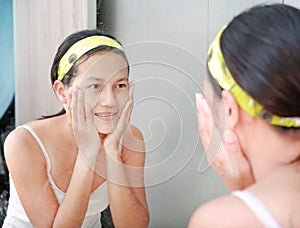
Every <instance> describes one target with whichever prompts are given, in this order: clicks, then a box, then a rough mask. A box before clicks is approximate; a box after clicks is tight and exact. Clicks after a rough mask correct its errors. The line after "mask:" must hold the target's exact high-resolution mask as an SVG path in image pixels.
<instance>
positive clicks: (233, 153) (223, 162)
mask: <svg viewBox="0 0 300 228" xmlns="http://www.w3.org/2000/svg"><path fill="white" fill-rule="evenodd" d="M223 142H224V144H223V146H222V148H221V151H220V153H219V154H218V157H217V159H216V162H215V166H214V168H215V169H216V171H217V172H218V173H219V174H220V176H221V177H222V178H223V180H224V182H225V184H226V185H227V187H228V189H229V190H230V191H233V190H237V189H244V188H246V187H247V186H249V185H251V184H253V183H254V182H255V180H254V176H253V173H252V167H251V164H250V162H249V161H248V159H247V157H246V156H245V154H244V152H243V150H242V148H241V146H240V144H239V140H238V137H237V135H236V133H235V132H234V131H232V130H230V129H227V130H225V131H224V134H223Z"/></svg>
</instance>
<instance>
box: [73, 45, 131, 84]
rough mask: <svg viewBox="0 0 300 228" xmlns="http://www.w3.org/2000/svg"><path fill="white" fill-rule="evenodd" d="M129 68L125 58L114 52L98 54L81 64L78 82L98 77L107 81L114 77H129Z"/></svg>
mask: <svg viewBox="0 0 300 228" xmlns="http://www.w3.org/2000/svg"><path fill="white" fill-rule="evenodd" d="M127 68H128V66H127V62H126V60H125V59H124V57H123V56H121V55H118V54H115V53H113V52H108V51H105V52H98V53H95V54H94V55H92V56H90V57H89V58H88V59H87V60H86V61H84V62H83V63H82V64H80V66H79V68H78V77H76V79H77V80H80V81H82V80H86V79H89V78H91V77H94V78H95V77H96V78H99V79H102V80H104V81H107V80H109V79H111V78H114V77H128V69H127Z"/></svg>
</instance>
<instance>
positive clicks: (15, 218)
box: [2, 125, 109, 228]
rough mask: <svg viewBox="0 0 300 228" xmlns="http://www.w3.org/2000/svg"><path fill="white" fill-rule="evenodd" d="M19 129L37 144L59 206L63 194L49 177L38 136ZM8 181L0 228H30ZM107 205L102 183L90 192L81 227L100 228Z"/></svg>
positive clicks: (48, 168)
mask: <svg viewBox="0 0 300 228" xmlns="http://www.w3.org/2000/svg"><path fill="white" fill-rule="evenodd" d="M19 127H22V128H25V129H27V130H28V131H29V132H30V133H31V134H32V135H33V137H34V138H35V139H36V141H37V142H38V144H39V146H40V148H41V150H42V152H43V154H44V156H45V159H46V162H47V175H48V179H49V182H50V184H51V187H52V189H53V191H54V193H55V196H56V198H57V200H58V202H59V204H61V202H62V200H63V198H64V196H65V193H64V192H63V191H61V190H60V189H59V188H58V187H57V186H56V184H55V182H54V181H53V179H52V177H51V175H50V170H51V163H50V158H49V155H48V152H47V150H46V148H45V146H44V145H43V143H42V141H41V139H40V138H39V136H38V134H37V133H36V132H35V131H34V130H33V129H32V128H31V127H29V126H25V125H23V126H19ZM9 181H10V183H9V185H10V197H9V202H8V208H7V216H6V218H5V220H4V223H3V226H2V227H3V228H12V227H16V228H17V227H18V228H20V227H22V228H32V227H33V226H32V225H31V223H30V221H29V218H28V217H27V215H26V213H25V210H24V208H23V206H22V204H21V201H20V198H19V196H18V194H17V191H16V188H15V185H14V182H13V180H12V178H11V176H10V178H9ZM108 203H109V201H108V193H107V183H106V182H104V183H103V184H101V185H100V186H99V187H98V188H97V189H95V190H94V191H93V192H92V194H91V197H90V200H89V204H88V209H87V212H86V216H85V218H84V221H83V224H82V226H81V227H82V228H101V222H100V217H101V211H103V210H104V209H105V208H106V207H107V206H108Z"/></svg>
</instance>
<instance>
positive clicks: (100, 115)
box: [95, 112, 118, 121]
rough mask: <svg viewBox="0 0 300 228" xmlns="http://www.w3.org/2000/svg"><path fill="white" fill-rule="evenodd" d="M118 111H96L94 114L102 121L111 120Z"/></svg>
mask: <svg viewBox="0 0 300 228" xmlns="http://www.w3.org/2000/svg"><path fill="white" fill-rule="evenodd" d="M117 114H118V112H98V113H95V116H97V117H98V118H100V119H101V120H104V121H111V120H113V119H114V118H115V117H116V116H117Z"/></svg>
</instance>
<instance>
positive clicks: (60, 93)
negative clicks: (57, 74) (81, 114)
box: [53, 80, 68, 104]
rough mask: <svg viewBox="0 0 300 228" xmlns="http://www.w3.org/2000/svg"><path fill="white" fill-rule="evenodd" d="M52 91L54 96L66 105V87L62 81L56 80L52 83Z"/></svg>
mask: <svg viewBox="0 0 300 228" xmlns="http://www.w3.org/2000/svg"><path fill="white" fill-rule="evenodd" d="M53 89H54V91H55V93H56V96H57V97H58V99H59V100H60V101H61V102H62V103H63V104H66V103H67V94H68V88H67V86H65V85H64V84H63V83H62V81H60V80H56V81H55V82H54V83H53Z"/></svg>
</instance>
